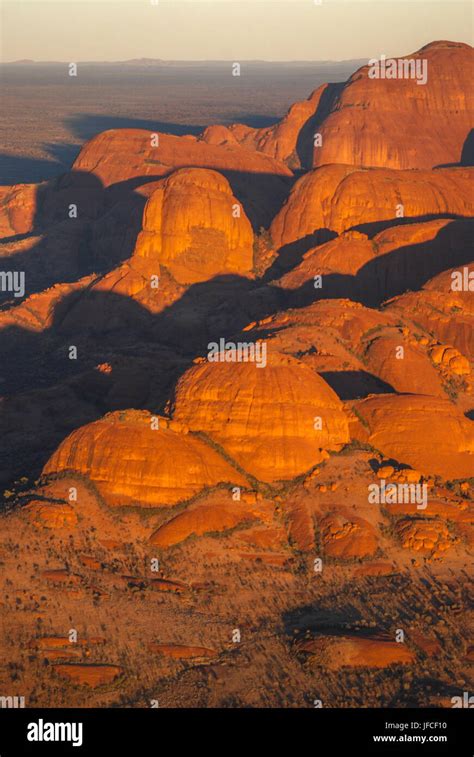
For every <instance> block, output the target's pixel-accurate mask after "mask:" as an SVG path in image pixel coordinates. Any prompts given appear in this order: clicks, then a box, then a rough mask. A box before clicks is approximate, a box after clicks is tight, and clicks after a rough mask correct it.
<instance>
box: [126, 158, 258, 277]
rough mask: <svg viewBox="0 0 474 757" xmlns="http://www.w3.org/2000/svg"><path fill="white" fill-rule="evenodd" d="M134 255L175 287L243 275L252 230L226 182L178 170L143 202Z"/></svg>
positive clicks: (250, 258)
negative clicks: (160, 269) (153, 264)
mask: <svg viewBox="0 0 474 757" xmlns="http://www.w3.org/2000/svg"><path fill="white" fill-rule="evenodd" d="M135 255H136V256H139V257H142V258H147V259H150V258H152V259H156V260H157V261H158V262H159V263H161V264H163V265H164V266H166V267H167V268H168V269H169V270H170V271H171V273H172V275H173V277H174V278H175V279H176V280H177V281H178V282H179V283H180V284H192V283H194V282H196V281H206V280H207V279H210V278H212V276H215V275H217V274H224V273H244V274H245V273H249V272H250V271H251V269H252V262H253V232H252V227H251V225H250V222H249V220H248V218H247V216H246V215H245V211H244V210H243V208H242V206H241V205H240V203H239V202H238V200H237V199H236V198H235V197H234V196H233V194H232V191H231V188H230V185H229V183H228V181H227V179H225V178H224V177H223V176H221V175H220V174H219V173H217V172H216V171H209V170H204V169H199V168H192V169H189V168H184V169H182V170H180V171H176V172H175V173H173V174H172V175H171V176H170V177H169V178H168V179H165V180H164V181H163V182H160V186H159V187H158V188H157V189H155V191H154V192H153V194H152V196H151V197H150V199H149V200H148V202H147V204H146V206H145V212H144V216H143V230H142V232H141V233H140V235H139V237H138V240H137V246H136V249H135Z"/></svg>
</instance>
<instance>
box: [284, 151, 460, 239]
mask: <svg viewBox="0 0 474 757" xmlns="http://www.w3.org/2000/svg"><path fill="white" fill-rule="evenodd" d="M472 177H473V170H472V169H468V168H452V169H447V168H446V169H438V170H436V171H395V170H389V169H385V168H378V169H372V170H364V171H362V170H360V169H357V168H354V167H352V166H346V165H330V166H323V167H322V168H318V169H315V170H313V171H309V172H308V173H307V174H305V175H304V176H303V177H302V178H301V179H299V180H298V181H297V182H296V184H295V186H294V187H293V189H292V191H291V193H290V196H289V198H288V201H287V202H286V203H285V205H284V206H283V208H282V209H281V211H280V212H279V213H278V215H277V216H276V218H275V220H274V221H273V223H272V225H271V227H270V233H271V236H272V239H273V242H274V244H275V246H276V247H280V248H281V247H284V246H285V245H289V244H294V243H296V242H298V243H299V244H300V245H301V252H302V253H304V252H306V251H307V250H308V249H309V248H310V247H313V246H314V245H315V244H318V243H321V241H326V240H324V239H323V238H322V239H319V240H318V235H320V236H321V232H322V230H328V231H330V232H333V235H334V234H335V233H337V234H340V233H341V232H343V231H346V230H347V229H354V228H357V230H359V231H362V232H363V231H368V232H369V233H370V231H371V230H372V233H374V232H376V231H379V230H380V225H381V224H383V222H386V223H385V225H386V226H389V225H390V226H392V225H394V223H396V222H397V218H412V219H414V220H417V219H419V220H425V219H424V216H428V217H429V216H449V215H453V216H461V217H469V216H471V215H472V213H473V204H472V195H471V192H470V185H471V184H472ZM390 221H391V222H392V223H389V222H390ZM377 224H379V227H378V228H377ZM304 246H305V248H304Z"/></svg>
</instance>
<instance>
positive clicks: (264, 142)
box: [204, 84, 330, 168]
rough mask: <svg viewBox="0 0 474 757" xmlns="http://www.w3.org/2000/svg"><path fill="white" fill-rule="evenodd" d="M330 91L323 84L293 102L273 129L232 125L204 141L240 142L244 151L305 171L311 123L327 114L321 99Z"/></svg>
mask: <svg viewBox="0 0 474 757" xmlns="http://www.w3.org/2000/svg"><path fill="white" fill-rule="evenodd" d="M329 90H330V85H328V84H323V85H322V86H321V87H318V89H315V90H314V92H312V93H311V95H310V96H309V97H308V99H307V100H302V101H300V102H296V103H293V105H292V106H291V108H290V109H289V110H288V113H287V114H286V116H284V118H282V120H281V121H279V122H278V123H277V124H275V125H274V126H268V127H266V128H263V129H252V128H250V127H248V126H244V125H243V124H233V125H232V126H229V127H228V128H227V129H226V132H225V133H224V132H217V131H213V132H209V131H206V132H205V136H204V138H205V139H206V141H211V140H212V143H216V140H219V143H221V144H228V143H229V142H231V143H232V142H235V143H239V144H241V145H242V146H243V147H245V148H247V149H250V150H257V151H258V152H263V153H265V155H270V156H271V157H273V158H277V159H278V160H281V161H283V162H285V163H286V164H287V165H288V166H289V167H290V168H300V167H305V168H306V167H307V165H306V159H307V158H308V157H309V156H310V155H312V144H313V141H314V135H313V134H312V130H311V122H312V119H314V117H315V116H316V115H317V114H318V113H319V114H320V118H321V119H322V118H323V116H324V114H325V112H326V111H325V110H324V100H325V97H326V98H327V95H328V94H329ZM321 111H322V112H321ZM214 128H218V129H223V128H224V127H214ZM220 140H222V142H220Z"/></svg>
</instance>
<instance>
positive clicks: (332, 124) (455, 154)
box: [313, 42, 474, 169]
mask: <svg viewBox="0 0 474 757" xmlns="http://www.w3.org/2000/svg"><path fill="white" fill-rule="evenodd" d="M400 61H405V64H403V65H405V66H408V69H407V70H408V72H410V70H413V71H414V72H415V77H417V78H400V77H399V76H398V77H397V78H381V77H379V78H370V72H371V66H369V65H368V66H364V67H363V68H360V69H359V70H358V71H356V72H355V73H354V74H353V75H352V76H351V77H350V79H349V80H348V81H347V83H346V85H345V86H344V88H343V89H342V91H341V93H340V94H339V96H337V97H336V98H335V99H334V102H333V104H332V108H331V112H330V113H329V115H328V116H327V117H326V118H325V120H324V121H323V123H322V125H321V126H320V128H318V132H319V133H320V135H321V145H320V146H317V147H315V148H314V152H313V165H314V166H322V165H325V164H327V163H349V164H351V165H355V166H367V167H376V166H379V167H384V168H401V169H404V168H434V167H435V166H439V165H446V164H453V163H460V162H461V161H462V160H463V159H467V156H466V151H467V149H468V147H467V140H468V135H469V132H470V130H471V129H472V125H473V110H474V102H473V94H472V73H471V72H472V61H473V51H472V48H471V47H470V46H469V45H465V44H461V43H457V42H433V43H432V44H429V45H426V46H425V47H422V48H421V50H418V52H416V53H414V54H412V55H406V56H404V57H403V58H402V59H400ZM408 61H414V66H413V68H410V65H409V64H408ZM387 63H388V62H387ZM372 69H373V70H375V67H374V66H372ZM399 71H400V66H399V63H398V62H397V72H399ZM401 71H402V74H403V68H402V69H401ZM386 72H387V73H388V68H386ZM372 75H373V74H372ZM425 77H426V82H424V79H425ZM417 79H418V81H420V84H418V83H417ZM422 82H423V83H422Z"/></svg>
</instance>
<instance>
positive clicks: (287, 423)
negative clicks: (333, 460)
mask: <svg viewBox="0 0 474 757" xmlns="http://www.w3.org/2000/svg"><path fill="white" fill-rule="evenodd" d="M223 357H225V356H223ZM174 417H175V418H176V419H177V420H179V421H181V422H183V423H185V424H186V425H188V426H189V428H191V429H193V430H195V431H203V432H205V433H206V434H207V435H208V436H209V437H210V438H211V439H213V440H214V441H215V442H217V443H218V444H219V445H221V446H222V447H223V448H224V450H225V451H226V452H227V453H228V454H229V455H230V456H231V458H233V459H235V460H236V461H237V462H238V464H239V465H240V466H242V468H243V469H244V470H246V471H248V472H249V473H251V474H252V475H253V476H255V477H256V478H259V479H261V480H263V481H278V480H280V479H291V478H294V477H295V476H297V475H299V474H301V473H303V472H304V471H306V470H308V469H309V468H311V467H312V466H313V465H315V464H316V463H318V462H319V461H320V460H321V459H322V455H321V452H322V450H323V449H334V448H339V447H340V446H341V445H343V444H344V443H346V442H347V441H349V435H348V424H347V419H346V416H345V414H344V412H343V409H342V404H341V402H340V400H339V399H338V397H337V395H336V394H335V392H333V390H332V389H331V388H330V387H329V386H328V385H327V384H326V382H325V381H324V380H323V379H322V378H320V377H319V376H318V375H317V374H315V373H314V372H313V371H312V370H311V369H309V368H308V367H307V366H305V365H304V364H303V363H301V362H300V361H298V360H296V359H295V358H292V357H289V356H285V355H279V354H274V353H272V352H270V354H269V355H268V363H267V365H266V366H265V367H263V368H261V369H260V368H259V367H258V366H257V365H256V364H255V363H251V362H240V363H226V362H203V363H201V364H198V365H196V366H194V367H193V368H191V369H190V370H189V371H188V372H187V373H185V374H184V376H183V377H182V378H181V380H180V381H179V383H178V386H177V390H176V400H175V409H174ZM318 418H319V419H320V423H318V421H317V420H316V419H318ZM319 426H321V428H319Z"/></svg>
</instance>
